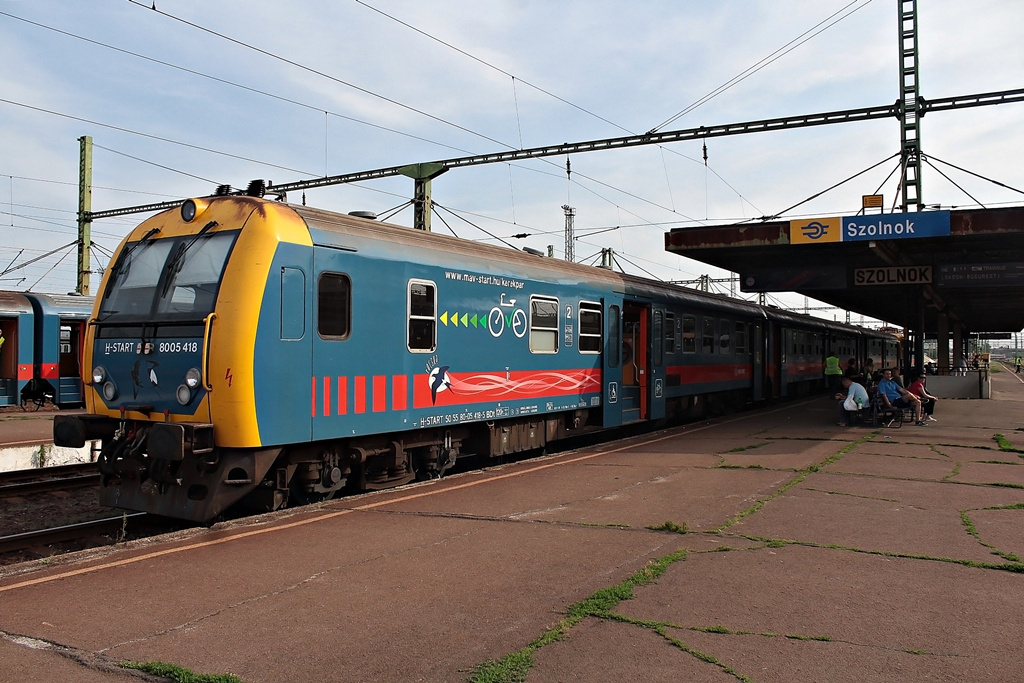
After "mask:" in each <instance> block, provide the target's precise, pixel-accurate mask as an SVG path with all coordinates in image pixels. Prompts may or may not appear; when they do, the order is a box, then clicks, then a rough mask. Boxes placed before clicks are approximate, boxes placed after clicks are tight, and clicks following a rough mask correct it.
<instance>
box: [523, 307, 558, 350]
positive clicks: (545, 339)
mask: <svg viewBox="0 0 1024 683" xmlns="http://www.w3.org/2000/svg"><path fill="white" fill-rule="evenodd" d="M530 351H532V352H533V353H557V352H558V299H548V298H545V297H539V296H535V297H530Z"/></svg>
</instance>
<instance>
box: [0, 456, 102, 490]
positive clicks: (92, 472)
mask: <svg viewBox="0 0 1024 683" xmlns="http://www.w3.org/2000/svg"><path fill="white" fill-rule="evenodd" d="M99 480H100V474H99V472H98V471H97V469H96V463H94V462H84V463H74V464H72V465H57V466H55V467H42V468H36V469H31V470H14V471H10V472H0V496H16V495H25V494H30V493H45V492H49V491H66V490H69V489H75V488H82V487H86V486H95V485H96V484H98V483H99Z"/></svg>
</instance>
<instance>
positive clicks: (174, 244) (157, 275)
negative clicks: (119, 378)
mask: <svg viewBox="0 0 1024 683" xmlns="http://www.w3.org/2000/svg"><path fill="white" fill-rule="evenodd" d="M237 237H238V232H237V231H230V232H211V233H208V234H205V235H200V236H198V237H197V236H195V235H186V236H183V237H176V238H167V239H159V240H147V239H146V238H143V239H141V240H139V241H138V242H132V243H129V244H127V245H126V246H125V248H124V249H122V250H121V256H120V258H119V259H118V261H117V263H115V264H114V267H113V270H112V272H111V276H110V280H109V282H108V283H107V289H106V291H105V292H104V294H103V300H102V303H101V306H100V311H99V320H100V322H140V321H148V320H153V319H154V318H155V319H156V320H158V321H196V320H202V319H203V318H205V317H206V316H207V315H209V314H210V313H211V312H212V311H213V306H214V302H215V301H216V300H217V290H218V288H219V287H220V279H221V276H222V275H223V273H224V264H225V263H226V262H227V258H228V255H229V254H230V253H231V248H232V247H233V246H234V244H235V238H237Z"/></svg>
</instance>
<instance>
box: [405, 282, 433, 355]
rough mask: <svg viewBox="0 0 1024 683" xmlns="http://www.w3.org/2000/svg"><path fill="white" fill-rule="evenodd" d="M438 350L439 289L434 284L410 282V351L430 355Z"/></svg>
mask: <svg viewBox="0 0 1024 683" xmlns="http://www.w3.org/2000/svg"><path fill="white" fill-rule="evenodd" d="M436 348H437V288H436V287H435V286H434V283H433V282H424V281H423V280H410V281H409V350H410V351H412V352H413V353H430V352H432V351H434V350H435V349H436Z"/></svg>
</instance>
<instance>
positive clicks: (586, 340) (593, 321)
mask: <svg viewBox="0 0 1024 683" xmlns="http://www.w3.org/2000/svg"><path fill="white" fill-rule="evenodd" d="M579 326H580V341H579V346H578V348H579V350H580V353H601V304H591V303H586V302H583V301H581V302H580V313H579Z"/></svg>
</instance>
